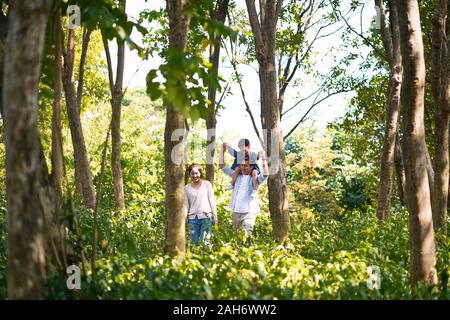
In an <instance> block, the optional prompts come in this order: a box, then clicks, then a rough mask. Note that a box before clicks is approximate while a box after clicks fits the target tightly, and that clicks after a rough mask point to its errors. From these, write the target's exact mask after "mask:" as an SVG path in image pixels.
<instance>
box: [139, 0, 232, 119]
mask: <svg viewBox="0 0 450 320" xmlns="http://www.w3.org/2000/svg"><path fill="white" fill-rule="evenodd" d="M213 5H214V1H202V2H192V3H191V4H190V5H189V6H188V7H187V8H185V12H184V13H185V14H189V15H190V16H191V23H190V31H189V40H188V45H187V50H186V52H182V51H180V50H179V49H176V48H170V47H169V43H168V34H169V30H168V24H169V23H168V16H167V13H166V12H164V11H163V10H158V11H154V10H147V11H144V12H143V13H141V15H140V21H141V22H144V21H146V22H148V23H149V24H152V23H153V24H154V25H155V24H156V25H159V28H158V29H157V31H156V32H155V33H154V34H150V35H148V37H146V38H145V39H144V43H146V45H147V46H148V47H149V51H150V52H151V53H154V52H157V53H158V54H159V56H160V57H161V58H163V59H164V60H165V63H164V64H162V65H161V66H160V67H159V68H158V69H153V70H150V72H149V73H148V75H147V93H148V95H149V96H150V98H151V99H152V100H157V99H159V98H162V99H163V102H164V105H167V104H170V105H172V106H174V108H175V110H177V111H178V112H180V113H182V114H183V115H184V116H185V117H186V118H190V119H192V120H194V121H195V120H198V119H200V118H202V119H206V118H207V115H208V112H209V108H208V106H209V105H210V104H211V101H208V99H207V98H206V90H207V89H208V88H213V89H216V90H220V89H221V87H220V83H219V81H220V80H223V79H221V78H220V77H218V76H217V74H215V73H214V72H209V70H210V69H211V68H212V67H213V66H212V64H211V63H209V62H208V60H207V58H206V57H205V55H206V52H207V50H206V49H207V48H208V46H210V45H211V44H212V43H213V41H214V38H215V37H217V36H219V35H220V36H222V37H231V38H233V37H236V33H235V32H234V31H233V30H232V29H231V28H229V27H226V26H224V25H223V24H222V23H220V22H218V21H216V20H214V19H212V18H211V17H210V14H209V12H210V11H211V10H212V8H213ZM162 79H163V80H164V81H161V80H162Z"/></svg>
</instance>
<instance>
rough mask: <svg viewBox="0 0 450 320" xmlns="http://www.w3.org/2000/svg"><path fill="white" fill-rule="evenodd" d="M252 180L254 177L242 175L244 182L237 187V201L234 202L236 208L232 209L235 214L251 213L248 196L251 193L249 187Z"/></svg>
mask: <svg viewBox="0 0 450 320" xmlns="http://www.w3.org/2000/svg"><path fill="white" fill-rule="evenodd" d="M251 178H252V177H251V176H249V175H242V178H241V179H242V182H241V183H240V184H239V186H237V187H238V189H237V190H236V201H235V202H234V207H233V208H231V209H232V210H233V212H237V213H246V212H249V211H250V206H249V201H248V200H247V199H248V195H247V194H248V192H249V191H248V185H249V180H250V179H251ZM235 186H236V184H235Z"/></svg>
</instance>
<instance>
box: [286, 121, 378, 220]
mask: <svg viewBox="0 0 450 320" xmlns="http://www.w3.org/2000/svg"><path fill="white" fill-rule="evenodd" d="M339 137H340V135H339V132H337V131H334V130H328V132H326V133H325V134H322V135H321V134H319V133H318V132H317V129H316V128H315V126H314V124H313V123H312V124H309V123H305V124H303V125H302V126H300V127H299V129H298V133H294V134H293V135H291V136H290V137H289V138H288V139H287V140H286V155H287V157H286V161H287V182H288V185H289V189H288V194H289V207H290V210H291V217H293V218H301V219H304V218H307V219H310V218H319V217H322V218H325V217H326V218H328V219H329V218H330V217H334V218H336V217H339V216H340V215H341V214H343V213H344V212H345V211H353V210H355V209H358V210H361V209H364V208H366V206H368V205H370V204H371V203H372V198H373V194H372V192H371V191H370V190H371V189H370V187H371V186H372V185H370V184H369V182H368V181H367V180H368V176H369V175H368V172H369V173H370V171H368V170H367V169H365V168H364V167H363V166H361V165H358V166H357V165H355V164H354V161H353V159H352V158H351V157H349V156H348V153H347V150H346V148H347V145H345V146H346V147H345V148H342V146H339V145H338V144H337V142H336V140H337V139H338V138H339ZM339 141H340V140H339ZM342 143H347V142H346V141H342Z"/></svg>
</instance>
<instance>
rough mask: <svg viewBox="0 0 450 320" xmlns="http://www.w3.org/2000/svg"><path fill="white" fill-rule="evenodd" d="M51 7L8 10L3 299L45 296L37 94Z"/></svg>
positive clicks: (37, 4)
mask: <svg viewBox="0 0 450 320" xmlns="http://www.w3.org/2000/svg"><path fill="white" fill-rule="evenodd" d="M50 3H51V1H45V0H36V1H13V2H12V3H11V6H10V8H9V10H10V12H9V26H8V38H7V41H6V50H5V61H6V62H7V63H5V70H4V78H3V90H4V92H3V93H4V96H3V105H4V120H5V121H4V122H5V146H6V178H7V181H6V182H7V209H8V297H9V298H10V299H35V298H43V297H44V295H45V290H44V284H45V278H46V272H45V268H46V259H45V234H44V221H43V220H44V219H43V215H42V210H41V204H40V201H39V196H38V195H39V192H40V183H39V181H40V169H41V167H40V143H39V131H38V125H37V120H38V105H37V101H38V88H39V79H40V75H41V58H42V52H43V47H44V35H45V28H46V23H47V19H48V12H49V8H50Z"/></svg>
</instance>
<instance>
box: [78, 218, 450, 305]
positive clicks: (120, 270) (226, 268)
mask: <svg viewBox="0 0 450 320" xmlns="http://www.w3.org/2000/svg"><path fill="white" fill-rule="evenodd" d="M129 219H130V220H133V219H136V216H135V215H134V214H132V216H131V217H130V218H129ZM219 219H220V221H221V222H220V224H221V225H220V229H218V230H217V229H215V230H214V236H213V239H212V243H213V250H212V251H209V250H208V249H207V248H205V247H202V246H200V247H193V246H191V244H188V251H187V253H186V255H185V257H184V258H183V259H181V260H180V259H175V258H170V257H169V256H165V255H162V254H161V252H160V247H159V248H158V246H159V245H161V243H159V242H158V241H157V239H158V237H160V236H161V234H160V233H159V232H160V230H158V228H157V227H156V225H158V224H159V225H162V221H160V220H159V219H155V220H153V219H150V220H149V219H147V221H149V222H148V224H149V225H153V228H148V227H147V226H146V225H145V224H140V223H136V224H134V227H133V226H128V227H129V228H130V229H131V230H133V232H132V233H133V235H134V237H135V240H136V239H139V236H136V234H139V233H140V232H143V231H144V232H147V239H144V238H141V239H140V241H145V242H152V241H155V240H156V245H154V246H149V248H148V250H149V251H147V252H146V254H141V255H135V254H134V253H133V249H131V250H130V249H125V248H124V247H123V246H124V245H125V243H126V242H127V240H126V238H125V239H124V240H123V243H122V249H121V250H114V251H110V253H111V254H110V255H108V256H105V257H104V258H103V259H101V260H100V261H99V263H98V270H97V279H96V286H95V287H94V286H93V282H92V278H90V277H88V278H87V279H85V282H84V283H83V290H82V293H81V294H82V296H83V297H84V298H96V299H117V298H121V299H412V298H432V299H435V298H447V299H448V298H450V292H449V290H448V284H445V285H444V286H441V288H440V289H439V288H433V289H430V288H426V287H423V286H419V287H418V289H417V290H416V293H415V295H414V294H413V291H412V289H411V286H410V285H409V245H408V231H407V230H408V221H407V220H408V219H407V215H406V214H405V212H396V213H395V214H393V215H392V216H391V218H390V221H389V222H388V223H387V224H386V225H385V226H380V225H379V223H378V221H377V219H376V215H375V212H374V211H373V210H369V211H367V212H357V211H354V212H353V213H352V214H351V215H348V216H345V217H344V218H343V219H342V221H336V220H332V219H328V220H315V221H306V222H302V223H295V224H294V225H293V226H292V235H291V237H290V239H291V240H289V241H288V242H285V243H283V244H281V245H280V244H277V243H275V242H273V241H272V240H271V234H270V219H269V216H268V214H267V213H263V214H262V215H260V216H259V217H258V220H257V225H256V228H255V230H254V238H253V239H251V240H250V241H245V242H242V241H240V240H238V239H237V238H236V237H235V236H234V234H233V232H232V231H231V230H232V228H231V222H230V220H231V219H230V216H228V215H224V214H223V213H222V214H220V215H219ZM122 222H124V221H122ZM136 222H143V221H141V220H139V219H137V220H136ZM116 227H118V228H119V229H118V230H121V229H123V228H124V227H123V226H122V227H119V224H117V225H116ZM114 230H116V229H114ZM111 237H112V238H117V239H123V238H124V234H123V233H121V232H119V233H118V234H116V232H113V233H111ZM112 241H115V240H112ZM117 244H118V243H117ZM449 245H450V241H448V240H447V242H444V243H442V246H441V247H440V250H439V252H438V256H439V261H440V262H441V263H440V264H439V265H438V273H439V274H440V275H441V276H443V275H447V276H448V274H449V272H450V266H449V264H448V246H449ZM140 249H142V248H140ZM127 250H130V252H127ZM141 252H142V251H141ZM104 253H105V252H104ZM373 267H378V268H379V270H380V276H381V287H380V288H379V289H376V288H372V289H370V288H369V287H368V285H367V282H368V280H369V270H370V268H373Z"/></svg>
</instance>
